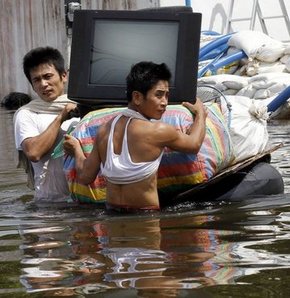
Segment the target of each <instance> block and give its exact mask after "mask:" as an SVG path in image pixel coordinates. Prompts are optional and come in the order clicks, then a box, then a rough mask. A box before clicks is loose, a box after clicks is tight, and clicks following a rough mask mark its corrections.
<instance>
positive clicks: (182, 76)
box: [68, 10, 201, 107]
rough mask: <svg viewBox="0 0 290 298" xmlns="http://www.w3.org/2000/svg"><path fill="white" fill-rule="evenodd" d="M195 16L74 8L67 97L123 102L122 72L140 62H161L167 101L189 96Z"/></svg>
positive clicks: (87, 101)
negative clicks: (167, 70)
mask: <svg viewBox="0 0 290 298" xmlns="http://www.w3.org/2000/svg"><path fill="white" fill-rule="evenodd" d="M200 23H201V15H200V14H197V13H192V12H183V13H175V12H172V11H170V12H164V11H160V12H149V11H109V10H102V11H100V10H79V11H75V14H74V24H73V35H72V47H71V59H70V72H69V85H68V96H69V98H71V99H73V100H75V101H77V102H79V103H82V104H87V105H88V104H89V105H93V106H102V107H103V106H114V105H127V99H126V77H127V75H128V73H129V71H130V69H131V66H132V65H133V64H135V63H137V62H140V61H152V62H155V63H166V64H167V65H168V67H169V68H170V70H171V72H172V80H171V82H170V95H169V103H179V102H181V101H184V100H191V101H194V100H195V94H196V79H197V68H198V54H199V39H200Z"/></svg>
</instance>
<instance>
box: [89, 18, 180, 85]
mask: <svg viewBox="0 0 290 298" xmlns="http://www.w3.org/2000/svg"><path fill="white" fill-rule="evenodd" d="M144 36H147V37H146V38H144ZM177 40H178V23H176V22H158V26H156V23H152V22H146V21H135V22H134V26H132V21H131V22H130V21H126V20H124V21H115V22H114V23H112V22H111V21H109V20H95V22H94V37H93V45H92V54H91V62H90V63H91V69H90V81H89V83H90V84H96V85H106V84H114V85H124V84H125V78H126V76H127V74H128V73H129V71H130V67H131V65H133V64H135V63H137V62H140V61H143V60H144V57H146V60H147V61H154V62H155V63H162V62H164V63H166V64H167V66H168V67H169V68H170V70H171V71H172V75H173V78H172V84H173V85H174V74H175V64H176V53H177ZM160 45H162V47H160Z"/></svg>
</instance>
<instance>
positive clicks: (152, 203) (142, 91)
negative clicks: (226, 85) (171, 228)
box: [64, 62, 207, 212]
mask: <svg viewBox="0 0 290 298" xmlns="http://www.w3.org/2000/svg"><path fill="white" fill-rule="evenodd" d="M170 78H171V73H170V71H169V69H168V67H167V66H166V65H165V64H164V63H162V64H155V63H152V62H139V63H137V64H135V65H134V66H133V67H132V68H131V71H130V73H129V75H128V76H127V99H128V109H125V110H123V111H121V112H120V114H118V116H116V117H115V118H113V119H112V120H111V121H109V122H107V123H105V124H103V125H102V126H100V128H99V130H98V133H97V136H96V139H95V143H94V147H93V149H92V152H91V153H90V155H89V156H88V157H87V158H86V157H85V155H84V153H83V151H82V148H81V146H80V143H79V141H78V140H77V139H76V138H74V137H72V136H69V135H66V136H65V141H64V149H65V152H66V153H67V154H69V155H71V156H74V158H75V162H76V170H77V178H78V180H79V182H80V183H82V184H89V183H91V182H93V181H94V179H95V178H96V176H97V175H98V174H99V173H100V174H101V175H103V176H104V177H105V178H106V183H107V192H106V193H107V197H106V201H107V207H108V208H109V209H113V210H117V211H129V212H130V211H135V210H144V209H145V210H159V208H160V205H159V199H158V193H157V170H158V167H159V164H160V161H161V158H162V154H163V151H164V148H165V147H169V148H171V149H173V150H175V151H180V152H185V153H197V152H198V151H199V149H200V147H201V145H202V142H203V140H204V137H205V127H206V126H205V121H206V116H207V112H206V109H205V108H204V106H203V104H202V102H201V101H200V100H199V99H197V100H196V103H195V104H194V105H193V104H191V103H189V102H184V103H183V105H184V106H185V107H186V108H188V109H189V110H190V111H191V112H192V113H194V114H195V118H194V121H193V124H192V127H191V129H190V131H189V132H188V134H185V133H182V132H180V131H177V130H176V129H175V127H173V126H172V125H169V124H166V123H163V122H159V121H151V120H160V119H161V117H162V115H163V113H164V112H165V110H166V106H167V104H168V95H169V80H170Z"/></svg>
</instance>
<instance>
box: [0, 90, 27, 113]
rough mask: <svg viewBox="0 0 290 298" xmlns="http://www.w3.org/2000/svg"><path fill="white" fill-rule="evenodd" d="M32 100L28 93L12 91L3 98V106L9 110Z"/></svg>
mask: <svg viewBox="0 0 290 298" xmlns="http://www.w3.org/2000/svg"><path fill="white" fill-rule="evenodd" d="M31 100H32V99H31V97H30V96H29V95H28V94H26V93H23V92H10V93H9V94H7V95H6V96H4V97H3V98H2V100H1V107H5V108H6V109H8V110H16V109H18V108H20V107H21V106H23V105H25V104H27V103H29V102H30V101H31Z"/></svg>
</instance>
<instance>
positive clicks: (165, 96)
mask: <svg viewBox="0 0 290 298" xmlns="http://www.w3.org/2000/svg"><path fill="white" fill-rule="evenodd" d="M161 104H162V105H164V106H167V105H168V96H167V95H164V96H163V97H162V101H161Z"/></svg>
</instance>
